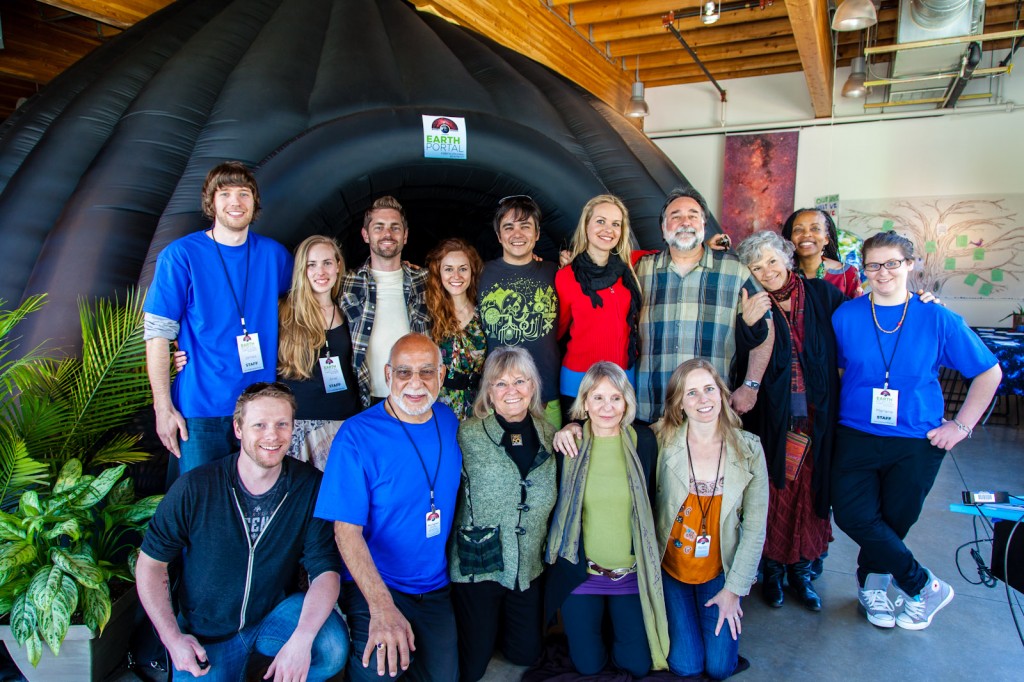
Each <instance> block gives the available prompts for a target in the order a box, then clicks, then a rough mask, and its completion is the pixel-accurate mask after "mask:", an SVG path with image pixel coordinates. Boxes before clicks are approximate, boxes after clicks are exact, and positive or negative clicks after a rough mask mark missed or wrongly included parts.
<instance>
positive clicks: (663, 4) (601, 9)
mask: <svg viewBox="0 0 1024 682" xmlns="http://www.w3.org/2000/svg"><path fill="white" fill-rule="evenodd" d="M692 4H693V0H625V1H624V2H608V1H607V0H599V1H598V2H574V3H572V4H571V5H569V6H570V7H571V8H572V10H571V14H572V19H573V22H575V23H576V24H598V23H602V22H609V21H617V20H620V19H629V18H633V17H650V16H658V17H660V16H662V15H664V14H668V13H669V12H671V11H672V10H677V9H680V8H682V7H685V6H686V5H692Z"/></svg>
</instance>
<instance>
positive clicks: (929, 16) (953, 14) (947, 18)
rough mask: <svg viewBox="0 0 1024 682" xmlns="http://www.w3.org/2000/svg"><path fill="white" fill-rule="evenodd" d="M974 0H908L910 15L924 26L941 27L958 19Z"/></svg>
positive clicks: (919, 24) (930, 27)
mask: <svg viewBox="0 0 1024 682" xmlns="http://www.w3.org/2000/svg"><path fill="white" fill-rule="evenodd" d="M971 2H972V0H908V3H909V4H910V16H911V17H912V18H913V20H914V22H915V23H916V24H917V25H918V26H921V27H922V28H928V29H939V28H942V27H943V26H948V25H949V24H952V23H953V22H955V21H956V20H957V17H959V16H960V15H961V14H962V13H963V11H964V10H965V9H967V7H968V6H970V5H971Z"/></svg>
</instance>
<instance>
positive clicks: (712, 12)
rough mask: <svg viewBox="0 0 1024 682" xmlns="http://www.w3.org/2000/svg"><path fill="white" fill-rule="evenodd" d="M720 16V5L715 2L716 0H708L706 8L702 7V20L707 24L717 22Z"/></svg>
mask: <svg viewBox="0 0 1024 682" xmlns="http://www.w3.org/2000/svg"><path fill="white" fill-rule="evenodd" d="M720 16H721V14H720V13H719V5H718V4H716V3H715V0H708V1H707V3H706V4H705V5H704V9H702V10H701V12H700V20H701V21H703V22H704V23H705V24H706V25H711V24H713V23H715V22H716V21H718V17H720Z"/></svg>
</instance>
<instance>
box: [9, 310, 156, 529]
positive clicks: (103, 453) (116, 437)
mask: <svg viewBox="0 0 1024 682" xmlns="http://www.w3.org/2000/svg"><path fill="white" fill-rule="evenodd" d="M143 299H144V295H143V294H141V293H139V292H135V291H129V292H128V294H127V297H126V299H125V302H124V304H123V305H122V304H120V303H118V302H117V301H116V300H115V301H107V300H97V301H96V302H94V303H93V304H91V305H90V304H88V303H87V302H85V301H79V304H78V310H79V318H80V321H81V325H82V351H81V354H80V355H64V354H59V353H57V352H55V351H50V350H46V349H44V348H42V347H39V348H35V349H32V350H31V351H29V352H27V353H25V354H24V355H22V356H21V357H19V358H17V359H11V356H12V355H13V351H14V349H15V347H16V345H15V342H16V339H11V331H12V329H13V328H14V327H15V325H16V324H17V323H18V322H20V321H21V320H22V319H24V318H25V317H26V316H27V315H29V314H31V313H34V312H36V311H37V310H39V308H40V307H42V305H43V303H44V301H45V295H40V296H33V297H30V298H28V299H26V300H25V302H24V303H22V304H21V305H20V306H18V307H17V308H16V309H15V310H13V311H0V508H2V509H9V508H10V507H11V506H12V505H14V504H15V503H16V502H17V500H18V499H19V498H20V497H21V494H22V493H23V492H24V491H25V490H28V489H31V488H33V487H34V486H37V485H38V484H39V483H40V482H41V481H42V480H44V479H46V478H47V474H49V476H54V475H55V474H56V472H57V471H59V470H60V469H61V467H62V466H63V465H64V463H65V462H67V461H68V460H69V459H72V458H75V459H79V460H81V462H82V464H83V467H84V468H85V470H86V471H91V470H93V469H95V468H97V467H101V466H106V465H110V464H130V463H133V462H140V461H143V460H145V459H148V458H149V457H150V453H148V452H145V451H142V450H140V449H139V448H138V444H139V441H140V440H141V435H139V434H125V433H119V432H117V431H116V429H118V428H119V427H122V426H124V425H125V424H127V423H128V422H129V421H130V420H131V419H132V418H133V417H134V416H135V415H136V414H137V413H138V412H139V411H140V410H141V409H143V408H145V407H146V406H147V405H150V404H151V402H152V395H151V393H150V388H149V380H148V377H147V375H146V346H145V342H144V341H143V339H142V326H143V325H142V301H143ZM2 305H3V301H0V306H2Z"/></svg>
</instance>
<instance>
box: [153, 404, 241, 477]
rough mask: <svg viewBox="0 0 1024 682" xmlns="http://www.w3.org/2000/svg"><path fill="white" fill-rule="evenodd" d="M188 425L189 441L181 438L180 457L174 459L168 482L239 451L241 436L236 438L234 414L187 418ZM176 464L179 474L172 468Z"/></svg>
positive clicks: (179, 441)
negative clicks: (230, 415)
mask: <svg viewBox="0 0 1024 682" xmlns="http://www.w3.org/2000/svg"><path fill="white" fill-rule="evenodd" d="M185 427H186V428H187V429H188V440H181V439H180V438H179V439H178V448H179V451H180V452H181V459H180V460H174V458H173V457H172V458H171V466H170V467H168V475H167V476H168V481H167V483H168V485H169V484H171V483H173V482H174V480H175V479H176V478H177V477H178V476H180V475H182V474H184V473H186V472H189V471H191V470H192V469H196V468H198V467H201V466H202V465H204V464H206V463H207V462H212V461H213V460H215V459H220V458H221V457H227V456H228V455H230V454H232V453H234V452H237V451H238V439H237V438H235V426H234V423H233V420H232V418H231V417H188V418H186V419H185ZM175 464H177V467H178V472H177V474H176V475H174V474H173V471H172V469H173V466H174V465H175Z"/></svg>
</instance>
